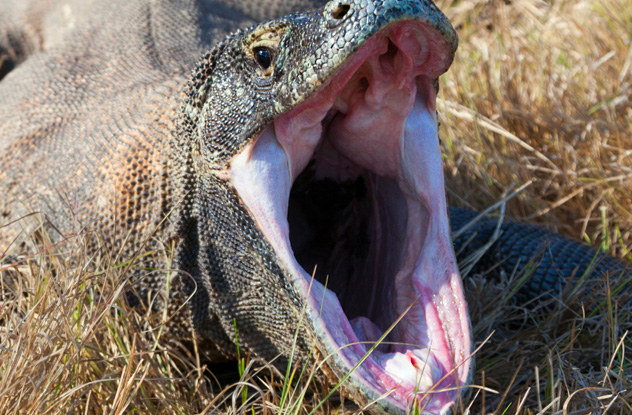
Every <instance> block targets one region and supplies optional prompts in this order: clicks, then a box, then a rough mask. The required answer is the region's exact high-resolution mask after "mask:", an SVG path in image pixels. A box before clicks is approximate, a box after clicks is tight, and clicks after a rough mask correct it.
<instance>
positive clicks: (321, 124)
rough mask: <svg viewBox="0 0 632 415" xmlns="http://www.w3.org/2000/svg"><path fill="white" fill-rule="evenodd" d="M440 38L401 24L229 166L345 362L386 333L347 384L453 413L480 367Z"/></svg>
mask: <svg viewBox="0 0 632 415" xmlns="http://www.w3.org/2000/svg"><path fill="white" fill-rule="evenodd" d="M444 43H445V42H444ZM441 45H442V43H441V38H440V35H439V34H438V33H436V31H435V30H434V29H433V27H432V26H430V25H428V24H427V23H424V22H420V21H415V20H407V21H399V22H395V23H391V24H389V25H388V26H386V27H385V28H384V29H382V30H381V31H380V32H379V33H377V34H376V35H374V36H373V37H372V38H371V39H369V40H368V41H367V42H366V43H365V44H364V45H363V46H362V47H361V48H360V49H359V50H358V51H357V52H355V54H354V55H352V56H351V57H350V58H349V59H348V60H347V62H345V63H344V64H343V65H342V66H341V67H340V68H339V69H338V70H337V72H336V74H335V75H334V76H333V77H332V78H331V79H330V80H329V81H328V82H327V83H326V84H325V85H323V86H322V87H321V88H320V89H319V90H318V91H317V92H315V93H314V94H312V96H311V97H309V98H308V99H307V100H305V101H304V102H302V103H301V104H299V105H298V106H297V107H295V108H294V109H293V110H291V111H290V112H288V113H285V114H282V115H281V116H279V117H277V118H276V119H275V120H274V122H273V123H272V124H270V125H269V126H268V127H267V128H266V129H265V130H264V131H263V132H262V133H261V135H260V136H259V138H258V139H257V140H255V141H254V142H253V143H251V144H250V145H249V146H248V147H247V148H246V149H244V150H243V151H242V152H241V153H240V154H238V155H237V156H235V158H234V159H233V160H232V162H231V167H230V180H231V182H232V184H233V186H234V187H235V189H236V191H237V193H238V194H239V196H240V197H241V199H242V201H243V203H244V204H245V205H246V206H247V208H248V210H249V211H250V213H251V214H252V216H253V218H254V219H255V221H256V222H257V225H258V227H259V228H260V229H261V231H262V232H263V234H264V235H265V237H266V238H267V240H268V242H269V243H270V244H271V245H272V247H273V248H274V250H275V252H276V254H277V256H278V258H279V259H280V261H281V262H282V264H283V266H284V268H285V270H286V272H287V273H288V274H289V275H290V277H291V279H292V282H293V284H294V286H295V288H296V289H297V290H299V292H301V293H302V294H303V296H304V298H306V301H307V308H306V321H308V322H309V324H311V325H312V327H313V331H312V332H313V334H315V336H316V338H315V339H314V340H315V342H316V344H317V346H318V348H319V350H320V352H321V354H322V355H323V356H324V357H327V356H330V357H329V360H328V361H327V366H328V367H329V368H330V369H331V370H333V372H334V373H335V374H336V376H338V377H339V378H340V377H342V376H344V375H346V374H347V373H349V372H350V371H351V370H352V369H353V367H354V366H355V365H356V364H357V363H358V362H359V361H360V360H361V359H362V358H363V356H365V354H366V353H367V351H368V350H369V349H370V348H371V346H372V345H373V344H374V343H375V342H376V341H378V340H379V339H380V338H382V337H383V336H385V337H384V338H383V340H382V342H381V343H380V345H379V346H377V347H376V348H375V349H374V350H373V351H372V352H371V354H370V355H369V357H368V358H366V360H365V361H364V362H363V363H362V364H361V365H360V366H359V367H358V368H357V369H356V370H355V371H354V372H353V374H352V375H351V376H350V378H349V380H348V384H347V385H346V386H345V387H346V388H347V390H350V391H351V392H353V391H354V390H362V393H363V395H365V396H372V397H373V398H375V399H377V398H378V397H380V396H383V395H386V397H384V398H383V399H382V401H381V402H380V403H378V404H379V405H382V406H383V408H385V409H388V408H391V407H393V408H397V409H399V410H402V409H403V410H406V409H410V408H411V407H412V406H413V405H419V407H420V408H421V409H422V412H429V413H445V412H446V411H447V410H448V408H449V407H450V406H451V405H452V404H453V402H454V401H455V400H456V398H457V397H458V395H459V394H460V390H461V389H462V388H464V387H465V386H466V384H467V382H468V381H469V376H470V375H471V374H470V366H471V363H470V354H471V348H472V343H471V338H470V336H471V334H470V327H469V320H468V316H467V311H466V304H465V299H464V296H463V289H462V286H461V281H460V277H459V273H458V270H457V266H456V261H455V258H454V253H453V249H452V244H451V241H450V236H449V223H448V217H447V206H446V200H445V190H444V182H443V170H442V163H441V151H440V147H439V141H438V132H437V128H438V127H437V119H436V110H435V100H436V96H435V95H436V90H435V86H434V84H433V79H435V78H436V77H437V76H438V73H440V71H442V70H441V67H442V65H444V64H443V63H442V62H443V61H444V60H445V59H444V57H445V56H444V55H442V54H444V53H445V49H447V48H445V47H442V46H441ZM312 275H313V276H314V277H315V280H314V281H313V282H312ZM325 286H326V288H325ZM398 319H399V321H398ZM396 321H398V323H397V324H396V325H395V326H394V327H393V328H392V330H390V331H389V328H391V326H392V325H393V323H394V322H396ZM387 332H388V333H387Z"/></svg>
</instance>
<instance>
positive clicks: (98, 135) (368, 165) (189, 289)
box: [0, 0, 621, 413]
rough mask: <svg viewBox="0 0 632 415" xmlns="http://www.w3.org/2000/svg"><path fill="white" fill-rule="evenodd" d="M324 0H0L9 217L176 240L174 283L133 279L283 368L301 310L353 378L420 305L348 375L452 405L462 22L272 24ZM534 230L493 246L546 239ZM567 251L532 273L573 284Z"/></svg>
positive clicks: (160, 244) (397, 17)
mask: <svg viewBox="0 0 632 415" xmlns="http://www.w3.org/2000/svg"><path fill="white" fill-rule="evenodd" d="M313 6H315V5H314V4H311V3H310V2H309V1H307V0H292V1H288V2H287V3H283V2H277V1H263V2H260V1H243V2H234V3H232V2H231V1H226V0H207V1H203V0H200V1H193V0H190V1H189V0H178V1H169V2H168V1H148V0H147V1H145V0H137V1H128V0H114V1H107V2H106V1H98V0H95V1H91V2H85V1H83V0H70V1H64V2H61V1H60V2H44V1H37V0H33V1H32V2H17V1H16V2H3V3H1V4H0V97H2V98H1V99H0V183H1V184H2V185H1V188H2V191H3V193H4V195H5V196H4V199H3V201H2V205H1V206H0V207H1V208H2V215H3V216H2V220H3V223H5V224H6V223H12V221H13V220H14V219H16V218H17V217H19V216H21V215H24V214H26V213H28V212H30V211H32V210H33V209H36V210H39V211H41V212H43V213H45V214H46V217H47V218H48V220H49V222H50V223H51V224H52V226H51V228H50V231H51V232H53V233H54V232H59V235H58V236H59V237H61V236H63V235H65V234H68V233H73V232H80V231H83V230H84V229H85V228H88V229H94V230H98V232H99V234H100V235H101V238H102V241H101V243H100V244H101V246H105V247H106V248H109V249H124V251H123V253H124V256H125V257H127V258H132V257H139V258H140V259H138V261H142V264H143V266H144V267H149V268H152V269H165V268H166V267H167V262H166V259H165V258H168V257H173V263H172V264H171V268H172V269H173V270H176V271H177V274H176V275H175V276H172V277H171V280H170V285H169V290H168V292H169V296H166V295H164V293H165V292H166V287H165V281H166V278H165V275H167V273H166V272H165V273H164V274H162V275H160V274H158V273H156V272H149V273H146V274H142V273H141V274H140V275H138V276H137V277H138V280H137V282H136V290H134V292H135V295H134V296H132V298H131V299H132V300H139V301H142V302H151V303H152V304H153V306H154V307H158V308H160V307H169V309H173V310H175V309H178V308H179V307H180V305H182V302H183V301H185V300H187V299H188V301H187V306H186V307H185V308H184V309H185V315H183V316H180V317H181V318H179V319H174V320H173V321H172V325H173V327H172V329H173V333H175V334H174V335H178V334H180V335H185V336H186V335H188V333H190V332H191V331H193V332H195V334H196V335H197V338H198V339H201V341H205V342H206V343H205V344H207V347H208V348H209V350H210V351H213V350H214V351H215V352H216V354H218V355H222V356H230V355H231V354H232V353H234V351H235V350H236V347H235V345H234V343H233V338H234V335H233V333H234V332H233V330H234V324H235V323H236V327H237V330H238V338H239V341H240V344H241V347H242V348H245V349H247V350H248V351H249V352H251V353H252V354H253V356H255V357H256V358H257V359H261V360H270V359H273V358H275V357H277V355H279V354H281V355H282V356H284V357H285V358H286V359H285V360H284V359H280V360H277V362H278V364H279V365H280V366H281V367H282V366H283V365H284V364H286V363H287V356H288V355H289V350H290V349H291V347H292V343H293V337H294V335H293V334H294V332H295V330H296V329H297V325H298V322H300V332H299V336H298V340H297V345H296V354H297V357H298V358H300V359H304V358H306V356H308V355H309V354H310V351H311V350H312V348H313V346H315V351H316V356H317V358H318V359H326V365H325V366H324V370H323V372H324V374H325V376H326V377H328V378H329V379H330V380H331V381H332V382H335V381H336V380H337V379H340V378H341V377H342V376H344V375H345V374H347V373H349V372H351V371H352V368H353V367H354V365H356V364H357V363H358V362H359V361H360V359H361V358H362V357H363V356H364V355H365V353H366V352H367V343H368V344H371V343H373V342H375V341H376V340H378V339H379V338H380V337H381V336H382V335H383V334H384V333H386V332H387V330H388V329H389V327H390V326H391V325H392V324H393V323H394V322H395V321H396V319H398V318H399V317H400V316H401V321H399V323H398V324H397V325H395V327H394V328H393V329H392V331H390V333H388V336H387V337H386V339H385V340H386V341H388V342H390V343H389V344H382V345H380V346H379V347H377V348H376V349H375V350H374V351H373V352H372V354H371V355H370V356H369V357H368V358H367V359H366V360H365V361H364V362H363V363H362V364H361V365H360V366H359V367H358V368H357V370H355V371H353V373H352V375H351V376H350V377H349V379H348V380H347V381H346V383H345V386H344V387H345V391H346V393H348V394H349V396H351V397H352V398H353V399H354V400H355V401H356V402H358V403H359V404H367V403H369V402H371V401H373V400H377V403H376V404H375V405H373V406H372V408H373V410H374V411H375V412H388V413H400V412H405V411H407V410H409V409H410V408H411V406H412V405H414V404H418V405H420V406H421V407H422V408H423V411H424V413H426V412H427V413H446V412H447V411H448V410H449V408H450V407H451V406H452V405H453V403H454V402H455V400H456V399H457V398H458V397H459V395H460V394H461V392H462V390H464V389H465V388H464V387H465V386H466V385H467V384H468V382H469V381H470V378H471V375H472V362H471V359H470V355H471V353H472V341H471V334H470V328H469V325H470V323H469V320H468V314H467V311H466V304H465V300H464V296H463V289H462V285H461V281H460V278H459V273H458V270H457V267H456V261H455V258H454V253H453V249H452V246H451V242H450V237H449V232H450V229H449V223H448V217H447V207H446V202H445V194H444V190H443V176H442V167H441V153H440V149H439V145H438V140H437V121H436V110H435V94H436V86H437V83H436V79H437V77H438V76H439V75H441V74H442V73H443V72H445V71H446V70H447V69H448V67H449V66H450V63H451V61H452V58H453V54H454V52H455V50H456V47H457V37H456V34H455V32H454V30H453V28H452V27H451V25H450V24H449V22H448V21H447V19H446V18H445V16H444V15H443V14H442V13H441V12H440V11H439V10H438V9H437V8H436V7H435V6H434V5H433V4H432V3H431V2H430V1H429V0H333V1H332V2H330V3H327V4H326V5H325V6H324V7H323V8H321V9H319V10H316V11H310V12H301V13H296V14H292V15H289V16H287V17H284V18H279V19H277V20H271V21H267V22H265V23H262V24H259V25H256V24H255V23H256V22H257V21H261V20H264V19H267V18H271V17H277V16H280V15H284V14H287V13H289V12H291V11H294V10H306V9H311V8H312V7H313ZM245 27H247V28H245ZM237 28H242V29H240V30H237V31H236V32H234V33H233V34H231V35H229V36H228V37H226V38H225V36H226V35H227V33H229V32H231V31H234V30H235V29H237ZM214 44H217V46H215V47H213V45H214ZM200 56H202V57H201V58H200ZM195 62H198V63H197V66H195ZM194 66H195V69H194V70H193V72H191V68H193V67H194ZM469 214H470V213H468V212H465V213H463V212H459V211H456V210H455V211H453V216H455V217H457V218H462V217H468V215H469ZM286 218H287V219H286ZM484 226H487V225H485V223H484ZM485 229H489V226H488V227H487V228H476V229H475V230H476V231H477V232H479V233H485ZM527 229H528V230H529V232H532V231H533V230H534V229H535V228H527ZM2 232H3V236H2V238H0V239H2V240H3V241H4V243H5V247H6V246H7V245H6V244H7V243H12V242H14V238H15V237H18V240H19V235H18V234H17V233H12V232H11V227H4V228H3V231H2ZM534 232H535V234H537V237H538V238H540V239H538V241H543V240H545V239H548V238H551V236H550V235H549V234H546V233H540V231H534ZM532 233H533V232H532ZM509 234H511V232H509ZM542 235H543V236H542ZM467 236H468V235H465V236H464V237H467ZM522 240H527V241H532V238H518V240H517V241H516V240H512V241H511V244H510V245H509V248H507V246H503V245H499V246H498V247H497V249H495V250H494V249H492V251H493V252H496V254H494V255H498V252H500V253H502V254H503V255H507V256H509V257H511V256H512V255H513V254H515V255H514V257H520V255H531V256H533V254H534V251H533V249H531V251H527V250H522V248H523V247H524V246H523V245H521V244H522ZM457 242H458V241H457ZM538 245H540V243H538ZM562 245H564V246H569V242H568V241H567V240H562ZM571 245H572V244H571ZM572 247H573V249H575V248H576V246H575V245H572ZM577 249H579V251H581V252H588V254H586V255H584V256H586V257H587V258H588V262H586V261H584V262H581V264H580V266H583V267H587V266H588V264H589V263H590V260H591V259H592V256H593V255H594V252H593V251H582V249H584V248H577ZM0 252H4V251H0ZM551 252H553V253H554V252H556V251H555V249H552V250H551ZM147 253H149V255H145V254H147ZM571 256H572V255H571ZM547 261H548V262H549V265H550V262H551V259H550V258H549V259H548V260H547V259H546V258H545V260H544V262H545V263H546V262H547ZM604 261H605V262H607V265H608V267H609V268H613V267H614V268H617V267H619V266H621V264H620V263H619V262H616V261H615V262H608V261H611V259H606V260H604ZM612 261H614V260H612ZM514 265H515V262H514V263H510V266H511V267H514ZM551 268H552V267H550V266H549V267H543V268H542V270H543V271H542V272H543V274H542V275H541V276H537V277H534V278H533V280H532V281H533V282H532V283H531V285H532V286H531V288H530V289H535V290H536V291H537V290H538V289H541V286H542V287H546V288H549V289H550V288H556V286H557V285H559V284H558V282H559V280H558V278H559V276H558V274H559V269H557V268H556V269H555V270H554V271H552V272H551V271H549V270H550V269H551ZM617 269H618V268H617ZM312 274H314V275H315V277H316V278H315V280H314V281H312V278H311V275H312ZM536 275H537V273H536ZM553 276H554V277H555V278H554V279H553ZM325 284H326V285H327V289H325ZM527 288H529V287H527ZM189 297H190V298H189ZM362 342H364V343H362ZM383 395H385V396H383ZM380 397H381V398H380Z"/></svg>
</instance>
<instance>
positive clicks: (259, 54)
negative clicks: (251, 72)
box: [254, 48, 272, 70]
mask: <svg viewBox="0 0 632 415" xmlns="http://www.w3.org/2000/svg"><path fill="white" fill-rule="evenodd" d="M254 53H255V58H256V59H257V63H258V64H259V66H261V68H262V69H264V70H265V69H268V68H269V67H270V65H272V52H270V49H268V48H255V50H254Z"/></svg>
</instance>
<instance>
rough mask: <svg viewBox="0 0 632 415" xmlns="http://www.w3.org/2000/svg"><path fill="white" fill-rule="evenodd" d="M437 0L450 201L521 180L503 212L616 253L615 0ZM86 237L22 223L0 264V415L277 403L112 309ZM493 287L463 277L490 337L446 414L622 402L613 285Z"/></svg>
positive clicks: (625, 228) (626, 146) (623, 364)
mask: <svg viewBox="0 0 632 415" xmlns="http://www.w3.org/2000/svg"><path fill="white" fill-rule="evenodd" d="M439 6H440V7H441V8H442V9H443V10H444V11H445V12H446V14H447V15H448V16H449V18H450V19H451V20H452V22H453V23H454V25H455V27H457V28H458V31H459V33H460V37H461V44H460V47H459V52H458V54H457V57H456V60H455V63H454V65H453V67H452V69H451V71H450V72H449V74H448V75H447V76H445V77H444V78H443V79H442V82H441V91H442V93H441V96H440V97H441V99H440V102H439V105H438V109H439V112H440V119H441V123H442V128H441V136H442V141H443V147H444V154H445V164H446V168H445V171H446V175H447V185H448V193H449V198H450V200H451V202H452V203H453V204H457V205H462V206H469V207H473V208H475V209H479V210H480V209H483V208H486V207H488V206H490V205H492V204H494V203H495V202H496V201H498V200H499V199H501V198H502V197H503V196H504V195H506V194H509V193H511V192H512V190H515V189H517V188H519V187H520V186H522V185H524V184H526V183H531V184H530V185H529V186H527V187H526V189H525V190H523V191H522V192H520V193H519V194H518V195H517V196H516V197H514V198H513V199H511V200H510V201H509V202H507V212H508V214H509V215H511V216H513V217H514V218H518V219H522V220H526V221H530V222H534V223H539V224H542V225H543V226H546V227H548V228H550V229H552V230H555V231H558V232H560V233H562V234H565V235H567V236H571V237H574V238H578V239H583V240H585V241H587V242H589V243H591V244H593V245H594V246H595V247H598V248H601V249H604V250H605V251H607V252H609V253H611V254H613V255H617V256H619V257H625V258H628V259H630V254H629V251H628V248H629V247H630V245H631V244H632V239H631V238H632V235H631V232H632V212H631V210H632V208H631V206H632V180H631V179H632V160H631V158H632V125H631V121H630V120H632V101H631V99H632V97H631V96H630V95H631V82H632V44H631V43H630V41H631V39H632V0H601V1H592V2H591V1H584V0H578V1H564V0H563V1H560V2H554V3H545V2H540V1H537V0H517V1H513V2H512V1H510V0H506V1H478V0H472V1H461V2H459V1H456V2H451V1H450V0H446V1H443V2H440V3H439ZM0 232H1V230H0ZM87 237H89V236H82V237H75V238H71V239H68V240H66V241H62V242H61V243H58V244H56V245H54V244H52V242H51V241H49V240H47V239H46V234H45V233H42V232H38V233H36V234H35V235H34V236H33V238H31V240H30V242H29V243H30V244H31V245H30V246H28V247H27V251H28V252H32V253H33V254H32V256H30V257H18V258H15V259H13V260H11V261H9V262H8V263H12V264H14V265H12V266H11V267H8V268H3V267H6V265H7V262H4V265H0V269H1V271H0V275H1V278H0V414H17V413H19V414H61V413H63V414H101V413H103V414H123V413H149V414H202V413H215V412H228V413H245V412H247V413H252V411H251V409H250V408H251V407H254V408H255V410H256V412H257V413H276V412H278V411H279V408H278V405H279V403H280V390H281V389H280V387H279V385H280V384H281V383H282V382H281V381H280V380H279V378H278V376H276V377H275V376H273V374H271V373H270V372H261V373H260V374H258V372H257V369H256V368H253V367H249V368H246V374H245V375H244V376H243V381H244V382H242V383H239V374H238V373H237V372H238V370H237V364H236V363H235V364H234V365H233V366H229V367H228V369H226V368H223V369H221V370H219V369H217V368H214V370H213V371H209V370H208V369H207V368H206V367H205V363H204V362H205V361H204V359H203V356H200V355H199V354H198V351H197V350H195V349H194V350H191V349H188V348H186V347H180V346H179V345H174V344H171V343H168V342H166V341H165V340H164V339H163V337H162V334H163V331H162V330H161V329H160V327H161V325H160V324H158V325H156V326H155V327H154V328H153V329H152V328H150V327H149V325H148V323H147V321H148V320H150V319H149V318H148V317H149V316H145V315H143V314H142V313H141V314H139V313H137V312H131V311H130V310H128V309H127V307H126V305H125V302H124V301H123V298H122V294H121V293H122V292H123V290H124V287H125V279H126V277H127V275H128V271H129V270H128V269H127V268H126V267H122V266H116V262H115V261H114V260H113V259H112V258H110V257H108V256H105V255H104V254H100V255H96V256H90V255H89V254H88V253H87V252H86V250H85V249H84V247H85V238H87ZM41 246H48V247H49V248H48V249H46V250H45V251H43V252H41V251H40V247H41ZM20 261H21V262H20ZM510 286H511V281H500V282H492V281H489V280H486V279H485V278H482V277H476V276H475V277H473V278H470V279H468V280H467V282H466V288H467V291H468V293H469V294H468V299H469V303H470V312H471V315H472V321H473V328H474V333H475V338H476V341H477V342H478V343H481V342H483V340H484V339H486V338H488V337H489V340H488V341H487V342H486V343H485V344H484V345H483V347H482V349H481V351H480V352H479V354H478V355H477V356H476V361H477V371H476V375H475V379H474V382H475V385H477V386H476V387H475V388H473V389H472V396H471V399H470V400H469V401H467V402H463V403H461V406H460V409H459V410H458V412H459V413H472V414H488V413H491V414H505V413H506V414H589V413H593V414H599V413H610V414H629V413H632V358H631V357H630V351H629V350H630V348H631V346H632V341H631V340H630V337H631V336H632V333H630V332H629V331H630V330H631V329H632V321H631V320H632V318H631V317H632V310H631V309H630V306H624V305H623V302H622V301H621V300H623V297H617V296H614V297H611V296H610V295H609V293H608V292H595V293H591V294H590V295H588V296H587V297H584V298H587V300H585V301H584V302H583V303H581V302H579V301H578V300H577V299H576V298H578V297H571V298H568V299H566V298H564V299H563V300H553V301H552V302H551V303H552V304H549V306H548V307H541V306H535V307H534V308H533V309H532V310H531V311H525V309H524V308H523V307H522V305H520V304H515V301H512V300H511V299H508V298H507V293H508V291H509V289H510ZM628 296H629V295H628ZM626 307H627V308H626ZM158 318H160V317H158ZM218 370H219V371H218ZM227 371H228V372H232V374H229V375H228V376H226V375H224V376H223V377H224V379H223V380H222V381H220V380H218V379H217V378H216V377H215V375H217V376H219V375H220V374H221V373H222V372H227ZM231 376H232V379H231ZM253 378H260V380H258V381H256V382H255V380H254V379H253ZM246 382H247V383H248V384H249V386H248V391H249V395H248V397H249V399H250V401H249V402H248V404H247V405H245V407H242V403H243V401H242V395H241V390H242V389H243V386H244V385H245V384H246ZM226 385H229V386H228V387H227V386H226ZM317 394H318V392H316V396H312V395H309V399H305V400H304V402H302V403H303V406H302V407H301V409H300V410H299V411H298V413H307V412H308V411H307V410H308V409H309V408H310V407H311V406H312V405H313V404H314V402H316V401H317ZM253 405H254V406H253ZM286 408H287V407H286ZM329 408H330V409H331V408H334V409H333V410H331V412H334V411H340V410H341V409H340V407H339V406H337V405H333V406H329ZM335 408H338V409H335Z"/></svg>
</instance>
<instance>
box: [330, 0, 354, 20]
mask: <svg viewBox="0 0 632 415" xmlns="http://www.w3.org/2000/svg"><path fill="white" fill-rule="evenodd" d="M350 8H351V6H350V5H348V4H346V3H338V5H337V6H336V8H334V9H333V10H332V11H331V17H333V18H334V19H336V20H341V19H343V18H344V17H345V16H346V15H347V13H348V12H349V9H350Z"/></svg>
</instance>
